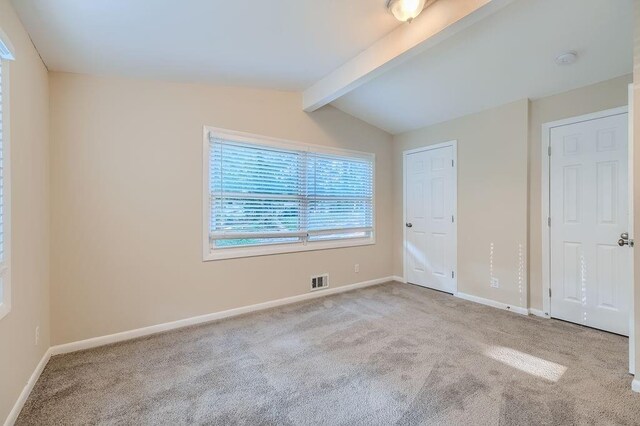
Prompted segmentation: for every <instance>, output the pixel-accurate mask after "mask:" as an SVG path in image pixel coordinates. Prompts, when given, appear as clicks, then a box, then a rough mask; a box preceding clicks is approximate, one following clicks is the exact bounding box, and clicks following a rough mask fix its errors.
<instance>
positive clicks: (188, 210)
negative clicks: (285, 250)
mask: <svg viewBox="0 0 640 426" xmlns="http://www.w3.org/2000/svg"><path fill="white" fill-rule="evenodd" d="M50 84H51V108H52V109H51V124H52V126H51V137H52V156H51V168H52V258H51V259H52V275H51V276H52V290H51V311H52V319H53V320H52V342H53V344H61V343H66V342H70V341H76V340H80V339H86V338H90V337H96V336H101V335H105V334H110V333H115V332H120V331H125V330H130V329H134V328H139V327H144V326H149V325H153V324H158V323H163V322H167V321H173V320H178V319H182V318H187V317H192V316H195V315H202V314H207V313H211V312H217V311H221V310H225V309H230V308H235V307H239V306H245V305H251V304H254V303H259V302H265V301H268V300H273V299H279V298H283V297H288V296H294V295H299V294H304V293H307V292H308V289H309V277H310V275H311V274H315V273H325V272H327V273H329V274H330V277H331V278H330V282H331V286H332V287H338V286H342V285H345V284H351V283H356V282H361V281H366V280H371V279H376V278H381V277H387V276H390V275H391V270H392V268H391V226H390V220H391V214H392V210H391V141H392V137H391V136H390V135H388V134H387V133H385V132H382V131H380V130H378V129H376V128H374V127H372V126H370V125H368V124H365V123H364V122H362V121H359V120H356V119H354V118H352V117H351V116H348V115H346V114H344V113H342V112H340V111H338V110H337V109H335V108H332V107H327V108H324V109H322V110H320V111H318V112H315V113H313V114H312V115H308V114H306V113H304V112H302V110H301V97H300V95H299V94H294V93H286V92H275V91H266V90H250V89H240V88H224V87H212V86H202V85H188V84H177V83H164V82H153V81H138V80H125V79H115V78H99V77H90V76H85V75H77V74H64V73H51V74H50ZM203 125H211V126H216V127H221V128H227V129H232V130H238V131H244V132H251V133H257V134H263V135H267V136H272V137H278V138H285V139H290V140H296V141H300V142H305V143H311V144H319V145H328V146H334V147H344V148H349V149H355V150H361V151H368V152H375V154H376V155H377V164H376V219H377V244H376V245H374V246H366V247H360V248H347V249H335V250H325V251H315V252H307V253H295V254H285V255H274V256H264V257H255V258H245V259H234V260H224V261H215V262H206V263H203V262H202V240H201V239H202V223H201V222H202V221H201V217H202V207H201V206H202V126H203ZM356 263H358V264H360V273H358V274H356V273H354V264H356Z"/></svg>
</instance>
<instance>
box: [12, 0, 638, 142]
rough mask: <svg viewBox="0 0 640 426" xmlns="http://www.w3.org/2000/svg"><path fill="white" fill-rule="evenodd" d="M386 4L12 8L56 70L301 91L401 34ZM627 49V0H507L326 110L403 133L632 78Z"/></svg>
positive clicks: (70, 1)
mask: <svg viewBox="0 0 640 426" xmlns="http://www.w3.org/2000/svg"><path fill="white" fill-rule="evenodd" d="M385 1H386V0H271V1H261V0H251V1H247V0H243V1H240V0H13V5H14V7H15V8H16V10H17V12H18V14H19V15H20V18H21V19H22V21H23V23H24V25H25V27H26V28H27V30H28V32H29V34H30V36H31V38H32V39H33V41H34V44H35V45H36V47H37V49H38V51H39V52H40V54H41V55H42V57H43V59H44V61H45V63H46V64H47V66H48V67H49V69H50V70H53V71H67V72H77V73H86V74H97V75H120V76H128V77H140V78H151V79H161V80H162V79H164V80H176V81H189V82H202V83H211V84H222V85H237V86H249V87H264V88H272V89H281V90H295V91H302V90H303V89H306V88H308V87H309V86H311V85H312V84H313V83H315V82H317V81H318V80H319V79H321V78H322V77H324V76H326V75H327V74H329V73H330V72H331V71H333V70H335V69H336V68H338V67H340V66H341V65H342V64H344V63H345V62H347V61H349V60H350V59H352V58H353V57H354V56H356V55H358V54H359V53H360V52H362V51H363V50H365V49H367V48H368V47H369V46H371V45H372V44H373V43H374V42H375V41H376V40H378V39H380V38H381V37H384V36H385V35H387V34H388V33H390V32H391V31H392V30H394V29H395V28H397V27H398V25H399V23H398V22H397V21H395V20H394V18H393V17H392V16H391V15H390V14H388V13H387V11H386V9H385V7H384V4H385ZM424 13H429V9H427V10H426V11H425V12H424ZM419 23H420V22H419V21H416V22H415V23H414V24H412V25H417V24H419ZM405 25H406V24H405ZM632 44H633V0H516V1H515V2H514V3H513V4H511V5H509V6H507V7H506V8H504V9H502V10H500V11H499V12H497V13H495V14H494V15H492V16H490V17H488V18H486V19H484V20H482V21H481V22H479V23H477V24H474V25H473V26H471V27H470V28H468V29H466V30H463V31H462V32H459V33H457V34H455V35H454V36H452V37H450V38H448V39H446V40H444V41H443V42H441V43H440V44H437V45H436V46H434V47H431V48H430V49H428V50H427V51H426V52H423V53H421V54H419V55H418V56H415V57H413V58H412V59H410V60H408V61H405V62H402V63H401V64H400V65H398V66H396V67H395V68H393V69H391V70H390V71H387V72H386V73H385V74H383V75H381V76H380V77H378V78H376V79H374V80H372V81H370V82H368V83H366V84H364V85H362V86H360V87H358V88H356V89H355V90H353V91H351V92H349V93H347V94H346V95H344V96H343V97H341V98H340V99H338V100H337V101H335V102H333V105H334V106H336V107H338V108H340V109H341V110H343V111H345V112H347V113H349V114H351V115H353V116H355V117H358V118H361V119H362V120H364V121H367V122H369V123H371V124H373V125H375V126H377V127H379V128H382V129H384V130H387V131H388V132H390V133H400V132H404V131H407V130H412V129H416V128H420V127H423V126H427V125H430V124H434V123H438V122H442V121H446V120H450V119H453V118H457V117H460V116H464V115H467V114H470V113H474V112H478V111H481V110H484V109H487V108H491V107H495V106H499V105H502V104H505V103H507V102H511V101H515V100H518V99H523V98H539V97H542V96H546V95H549V94H554V93H560V92H563V91H566V90H570V89H573V88H577V87H581V86H585V85H588V84H592V83H596V82H599V81H603V80H607V79H610V78H614V77H617V76H620V75H624V74H628V73H631V72H632V69H633V47H632ZM566 50H576V51H577V52H578V54H579V59H578V62H577V63H576V64H574V65H571V66H565V67H560V66H558V65H556V64H555V62H554V58H555V57H556V56H557V54H559V53H560V52H563V51H566ZM301 107H302V106H301Z"/></svg>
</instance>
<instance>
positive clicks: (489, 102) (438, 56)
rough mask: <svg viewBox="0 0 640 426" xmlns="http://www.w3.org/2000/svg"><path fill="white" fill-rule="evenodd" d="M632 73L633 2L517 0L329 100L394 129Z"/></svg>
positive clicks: (346, 109) (374, 123)
mask: <svg viewBox="0 0 640 426" xmlns="http://www.w3.org/2000/svg"><path fill="white" fill-rule="evenodd" d="M425 13H428V9H427V11H426V12H425ZM566 50H575V51H577V52H578V54H579V59H578V62H577V63H575V64H574V65H571V66H564V67H561V66H558V65H556V64H555V62H554V59H555V57H556V56H557V55H558V54H559V53H560V52H562V51H566ZM632 71H633V1H632V0H518V1H516V2H515V3H513V4H512V5H510V6H508V7H506V8H505V9H503V10H502V11H500V12H498V13H496V14H495V15H493V16H491V17H489V18H487V19H485V20H483V21H482V22H480V23H478V24H475V25H474V26H473V27H471V28H469V29H467V30H465V31H463V32H462V33H459V34H457V35H455V36H454V37H452V38H450V39H447V40H445V41H444V42H442V43H441V44H439V45H437V46H436V47H434V48H431V49H429V50H428V51H427V52H425V53H422V54H420V55H419V56H417V57H415V58H412V59H410V60H409V61H407V62H404V63H402V64H401V65H399V66H398V67H396V68H394V69H393V70H391V71H389V72H387V73H385V74H383V75H382V76H380V77H378V78H376V79H375V80H373V81H371V82H369V83H367V84H365V85H363V86H361V87H359V88H357V89H355V90H354V91H352V92H350V93H348V94H347V95H345V96H343V97H342V98H340V99H338V100H337V101H335V102H334V103H333V105H334V106H336V107H338V108H340V109H341V110H343V111H345V112H347V113H349V114H351V115H354V116H356V117H358V118H361V119H362V120H364V121H367V122H369V123H371V124H373V125H375V126H377V127H380V128H382V129H384V130H387V131H388V132H390V133H400V132H404V131H407V130H412V129H416V128H420V127H424V126H427V125H430V124H434V123H438V122H442V121H447V120H451V119H453V118H457V117H461V116H464V115H467V114H471V113H474V112H478V111H481V110H484V109H488V108H492V107H495V106H499V105H503V104H505V103H508V102H511V101H516V100H518V99H523V98H527V97H528V98H539V97H543V96H547V95H550V94H554V93H560V92H563V91H566V90H571V89H574V88H577V87H581V86H585V85H588V84H592V83H596V82H599V81H603V80H607V79H610V78H614V77H618V76H621V75H624V74H628V73H631V72H632Z"/></svg>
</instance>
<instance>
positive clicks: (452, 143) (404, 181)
mask: <svg viewBox="0 0 640 426" xmlns="http://www.w3.org/2000/svg"><path fill="white" fill-rule="evenodd" d="M447 147H452V148H453V217H454V221H453V241H454V243H455V244H454V248H453V254H454V255H453V265H452V268H453V272H454V277H453V284H454V286H455V291H454V293H453V294H454V296H455V295H457V294H458V141H457V140H450V141H447V142H441V143H436V144H433V145H426V146H423V147H420V148H415V149H409V150H406V151H402V279H403V280H404V282H408V281H407V227H406V226H404V224H405V223H406V222H407V157H408V156H409V155H411V154H416V153H418V152H424V151H433V150H435V149H441V148H447Z"/></svg>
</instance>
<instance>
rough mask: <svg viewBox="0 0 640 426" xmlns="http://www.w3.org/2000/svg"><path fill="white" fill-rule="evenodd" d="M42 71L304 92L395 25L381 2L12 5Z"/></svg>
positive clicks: (167, 0) (151, 0) (148, 0)
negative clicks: (41, 61) (43, 65)
mask: <svg viewBox="0 0 640 426" xmlns="http://www.w3.org/2000/svg"><path fill="white" fill-rule="evenodd" d="M12 3H13V5H14V7H15V9H16V11H17V12H18V15H19V16H20V19H21V20H22V22H23V24H24V25H25V27H26V28H27V31H28V32H29V34H30V36H31V38H32V39H33V42H34V44H35V45H36V47H37V49H38V51H39V52H40V54H41V56H42V58H43V59H44V61H45V63H46V64H47V67H48V68H49V69H50V70H53V71H67V72H77V73H86V74H98V75H121V76H130V77H144V78H151V79H168V80H179V81H189V82H203V83H211V84H224V85H239V86H250V87H266V88H274V89H282V90H302V89H305V88H306V87H308V86H310V85H311V84H313V83H314V82H315V81H317V80H319V79H320V78H322V77H324V76H325V75H326V74H328V73H330V72H331V71H333V70H334V69H335V68H337V67H338V66H340V65H341V64H343V63H344V62H346V61H348V60H349V59H351V58H352V57H353V56H355V55H357V54H358V53H360V52H361V51H362V50H364V49H366V48H367V47H369V46H370V45H371V44H372V43H373V42H375V41H376V40H378V39H379V38H381V37H383V36H384V35H386V34H387V33H389V32H390V31H392V30H393V29H394V28H395V27H397V26H398V25H399V23H398V22H397V21H396V20H395V19H394V18H393V17H392V16H391V15H390V14H388V13H387V11H386V9H385V7H384V4H385V0H271V1H264V0H250V1H247V0H243V1H240V0H188V1H187V0H13V2H12Z"/></svg>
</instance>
